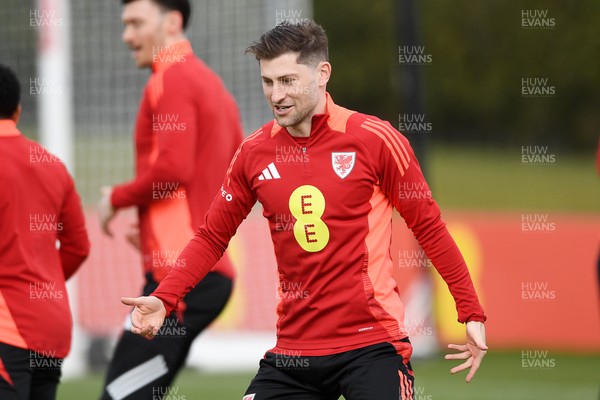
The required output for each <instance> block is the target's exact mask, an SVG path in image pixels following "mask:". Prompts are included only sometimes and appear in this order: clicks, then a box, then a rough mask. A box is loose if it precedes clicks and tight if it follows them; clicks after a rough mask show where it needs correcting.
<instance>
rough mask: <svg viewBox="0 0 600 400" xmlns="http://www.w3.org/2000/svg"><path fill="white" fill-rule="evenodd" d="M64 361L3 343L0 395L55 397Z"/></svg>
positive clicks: (18, 399) (14, 399)
mask: <svg viewBox="0 0 600 400" xmlns="http://www.w3.org/2000/svg"><path fill="white" fill-rule="evenodd" d="M62 361H63V360H62V358H54V357H47V356H44V355H43V354H40V353H36V352H35V351H32V350H27V349H21V348H18V347H14V346H10V345H7V344H4V343H0V399H2V400H22V399H28V400H54V399H55V398H56V389H57V386H58V383H59V382H60V375H61V368H62Z"/></svg>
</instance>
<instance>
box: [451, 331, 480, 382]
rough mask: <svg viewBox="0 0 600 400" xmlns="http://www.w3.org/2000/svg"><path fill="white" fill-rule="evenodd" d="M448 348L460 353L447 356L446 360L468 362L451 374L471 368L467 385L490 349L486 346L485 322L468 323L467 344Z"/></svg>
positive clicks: (452, 370) (453, 369)
mask: <svg viewBox="0 0 600 400" xmlns="http://www.w3.org/2000/svg"><path fill="white" fill-rule="evenodd" d="M448 348H449V349H453V350H458V351H460V353H453V354H446V357H445V358H446V360H467V361H465V362H464V363H462V364H460V365H458V366H456V367H454V368H452V369H451V370H450V373H451V374H455V373H457V372H460V371H462V370H465V369H467V368H469V373H468V374H467V378H466V381H467V383H469V382H471V379H473V376H475V373H476V372H477V370H478V369H479V366H480V365H481V361H482V360H483V357H484V356H485V354H486V353H487V349H488V347H487V345H486V344H485V326H484V325H483V322H478V321H470V322H467V343H466V344H449V345H448Z"/></svg>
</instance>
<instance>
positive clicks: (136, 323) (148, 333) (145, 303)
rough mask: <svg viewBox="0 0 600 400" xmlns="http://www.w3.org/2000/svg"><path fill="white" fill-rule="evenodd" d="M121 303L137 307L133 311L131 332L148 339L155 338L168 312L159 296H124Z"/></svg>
mask: <svg viewBox="0 0 600 400" xmlns="http://www.w3.org/2000/svg"><path fill="white" fill-rule="evenodd" d="M121 303H123V304H125V305H127V306H133V307H135V308H134V309H133V311H132V312H131V324H132V327H131V332H133V333H136V334H138V335H141V336H145V337H146V338H148V339H153V338H154V336H156V335H157V334H158V331H159V330H160V327H161V326H162V324H163V322H164V320H165V316H166V314H167V310H166V309H165V306H164V305H163V302H162V301H161V300H160V299H159V298H158V297H154V296H142V297H122V298H121Z"/></svg>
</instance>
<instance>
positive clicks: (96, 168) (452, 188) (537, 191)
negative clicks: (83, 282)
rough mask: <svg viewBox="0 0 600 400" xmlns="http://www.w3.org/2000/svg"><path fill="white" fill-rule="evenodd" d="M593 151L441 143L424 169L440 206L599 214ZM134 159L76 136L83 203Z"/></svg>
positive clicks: (118, 142)
mask: <svg viewBox="0 0 600 400" xmlns="http://www.w3.org/2000/svg"><path fill="white" fill-rule="evenodd" d="M549 153H552V151H550V150H549ZM594 155H595V154H594V151H592V149H591V150H590V151H589V153H587V154H584V155H579V156H578V155H566V154H565V155H562V154H556V155H555V162H554V163H551V164H549V165H539V164H533V165H523V164H522V162H521V149H520V148H515V149H512V150H508V149H489V148H488V149H483V148H466V147H449V146H441V145H437V146H432V147H431V148H430V151H429V154H428V158H427V164H428V165H427V166H426V167H427V173H428V181H429V183H430V185H431V187H432V190H433V195H434V198H435V199H436V200H437V202H438V203H439V204H440V206H441V207H442V209H446V210H447V209H450V210H461V209H462V210H512V211H536V212H542V211H567V212H571V211H576V212H598V211H600V207H599V204H600V185H599V184H598V176H597V174H596V168H595V160H594ZM132 157H133V148H132V142H131V138H129V137H128V136H126V135H120V136H114V137H110V138H108V139H107V138H102V137H85V136H84V137H80V138H78V140H77V142H76V165H77V168H76V171H75V175H76V180H77V187H78V189H79V191H80V193H81V195H82V198H83V201H84V203H85V204H95V203H96V201H97V199H98V195H99V192H98V188H99V187H100V186H101V185H106V184H114V183H119V182H123V181H126V180H128V179H131V177H132V173H133V161H132Z"/></svg>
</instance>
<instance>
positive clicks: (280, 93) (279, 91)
mask: <svg viewBox="0 0 600 400" xmlns="http://www.w3.org/2000/svg"><path fill="white" fill-rule="evenodd" d="M285 96H286V93H285V90H284V89H283V87H282V85H281V84H279V83H278V82H275V83H273V89H272V92H271V101H272V102H273V104H277V103H280V102H281V101H283V99H285Z"/></svg>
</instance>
